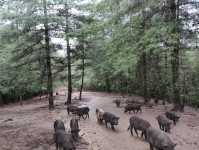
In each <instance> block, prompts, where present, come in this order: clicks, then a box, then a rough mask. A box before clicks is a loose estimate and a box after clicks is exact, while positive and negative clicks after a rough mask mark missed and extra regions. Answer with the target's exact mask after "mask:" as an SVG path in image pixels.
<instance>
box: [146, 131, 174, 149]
mask: <svg viewBox="0 0 199 150" xmlns="http://www.w3.org/2000/svg"><path fill="white" fill-rule="evenodd" d="M146 136H147V138H148V141H149V144H150V149H151V150H153V148H156V149H157V150H174V148H175V146H176V144H174V142H173V141H172V140H171V139H170V137H169V135H168V134H167V133H165V132H164V131H162V130H160V129H157V128H154V127H149V128H148V129H147V131H146Z"/></svg>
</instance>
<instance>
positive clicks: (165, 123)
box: [156, 114, 172, 132]
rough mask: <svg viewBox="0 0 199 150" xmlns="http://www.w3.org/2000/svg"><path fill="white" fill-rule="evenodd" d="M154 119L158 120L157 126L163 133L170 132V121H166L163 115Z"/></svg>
mask: <svg viewBox="0 0 199 150" xmlns="http://www.w3.org/2000/svg"><path fill="white" fill-rule="evenodd" d="M156 119H157V120H158V124H159V127H160V129H161V130H163V131H165V132H170V129H171V123H172V121H171V120H169V119H167V117H166V116H165V114H160V115H158V116H157V117H156Z"/></svg>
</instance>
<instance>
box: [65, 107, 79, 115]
mask: <svg viewBox="0 0 199 150" xmlns="http://www.w3.org/2000/svg"><path fill="white" fill-rule="evenodd" d="M77 108H78V107H77V106H73V105H68V106H67V108H66V109H67V112H68V114H70V112H72V113H73V112H74V111H75V110H76V109H77Z"/></svg>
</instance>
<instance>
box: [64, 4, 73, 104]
mask: <svg viewBox="0 0 199 150" xmlns="http://www.w3.org/2000/svg"><path fill="white" fill-rule="evenodd" d="M65 10H66V44H67V62H68V64H67V67H68V98H67V102H66V104H71V97H72V77H71V56H70V54H71V49H70V45H69V36H68V33H69V20H68V17H69V12H68V4H67V3H65Z"/></svg>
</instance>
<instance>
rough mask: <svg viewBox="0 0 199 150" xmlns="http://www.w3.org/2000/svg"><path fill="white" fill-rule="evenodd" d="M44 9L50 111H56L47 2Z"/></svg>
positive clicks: (44, 1)
mask: <svg viewBox="0 0 199 150" xmlns="http://www.w3.org/2000/svg"><path fill="white" fill-rule="evenodd" d="M43 7H44V15H45V20H44V32H45V50H46V70H47V78H48V81H47V90H48V101H49V109H54V102H53V85H52V72H51V50H50V35H49V27H48V23H49V22H48V14H47V3H46V0H43Z"/></svg>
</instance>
